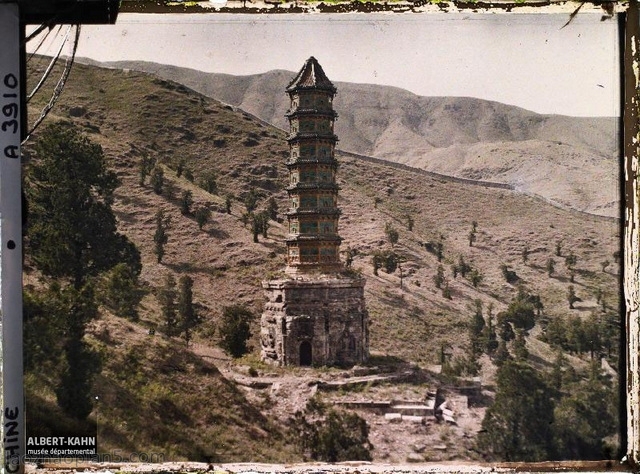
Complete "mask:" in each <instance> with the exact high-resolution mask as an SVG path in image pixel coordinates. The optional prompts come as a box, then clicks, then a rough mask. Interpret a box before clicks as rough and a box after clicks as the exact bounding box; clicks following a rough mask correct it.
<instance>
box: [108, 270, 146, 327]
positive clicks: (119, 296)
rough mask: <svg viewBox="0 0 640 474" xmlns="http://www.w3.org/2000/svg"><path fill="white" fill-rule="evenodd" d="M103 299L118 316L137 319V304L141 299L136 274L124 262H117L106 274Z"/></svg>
mask: <svg viewBox="0 0 640 474" xmlns="http://www.w3.org/2000/svg"><path fill="white" fill-rule="evenodd" d="M103 293H104V294H103V299H104V302H105V303H106V305H107V306H108V307H109V308H110V309H111V310H112V311H114V312H115V313H116V314H117V315H118V316H120V317H123V318H128V319H131V320H133V321H135V320H137V319H138V304H139V303H140V300H141V299H142V292H141V291H140V289H139V284H138V274H137V273H136V272H135V270H134V269H132V268H131V267H130V266H129V265H127V264H126V263H119V264H117V265H116V266H115V267H113V268H112V269H111V270H110V271H109V273H108V274H107V275H106V278H105V281H104V284H103Z"/></svg>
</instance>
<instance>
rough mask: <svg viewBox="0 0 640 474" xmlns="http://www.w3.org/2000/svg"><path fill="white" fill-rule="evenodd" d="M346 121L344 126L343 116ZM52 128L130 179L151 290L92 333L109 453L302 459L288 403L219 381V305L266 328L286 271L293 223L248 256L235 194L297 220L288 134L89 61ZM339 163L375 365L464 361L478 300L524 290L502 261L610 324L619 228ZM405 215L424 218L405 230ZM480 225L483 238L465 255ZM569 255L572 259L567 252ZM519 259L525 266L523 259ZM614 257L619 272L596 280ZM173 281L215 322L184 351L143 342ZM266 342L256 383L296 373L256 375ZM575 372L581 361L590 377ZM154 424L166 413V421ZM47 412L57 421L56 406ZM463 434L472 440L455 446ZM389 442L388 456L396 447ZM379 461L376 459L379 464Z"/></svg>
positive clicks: (129, 213)
mask: <svg viewBox="0 0 640 474" xmlns="http://www.w3.org/2000/svg"><path fill="white" fill-rule="evenodd" d="M44 67H45V66H44V65H43V64H39V63H37V62H36V61H35V60H33V61H32V62H31V63H30V68H31V69H32V71H31V73H32V74H33V75H34V76H37V75H39V74H41V73H42V71H43V69H44ZM285 82H286V81H285ZM284 85H286V84H283V85H281V86H280V90H282V89H283V88H284ZM283 95H284V94H283ZM45 100H46V98H40V99H34V100H33V101H32V103H31V104H30V106H31V107H33V110H34V111H37V110H38V109H39V107H40V106H42V105H43V103H44V101H45ZM338 112H339V113H340V114H343V117H344V114H345V113H346V112H347V111H344V110H341V109H338ZM48 120H67V121H70V122H72V123H74V124H75V125H76V126H77V127H79V128H80V129H82V130H83V131H84V132H85V133H86V134H87V135H88V137H89V138H90V139H91V140H92V141H95V142H97V143H100V144H101V145H102V147H103V148H104V150H105V153H106V155H107V157H108V159H109V163H110V165H111V166H112V167H113V168H114V169H115V170H116V171H117V173H118V176H119V178H120V180H121V183H122V185H121V187H120V188H119V189H118V191H117V195H116V202H115V204H114V208H115V211H116V213H117V218H118V227H119V229H120V231H122V232H123V233H125V234H126V235H127V236H128V237H129V238H130V239H131V240H132V241H133V242H134V243H135V244H136V245H137V246H138V248H139V249H140V251H141V253H142V262H143V270H142V274H141V280H142V282H143V284H144V287H145V288H146V291H147V295H146V297H145V299H144V300H143V302H142V304H141V306H140V321H138V322H130V321H125V320H122V319H120V318H117V317H115V316H114V315H112V314H110V313H108V311H106V310H104V311H103V315H102V317H101V319H100V320H98V321H96V322H95V323H94V324H93V326H92V329H91V331H90V333H91V336H90V338H91V341H92V343H93V344H94V345H95V346H96V347H98V348H99V349H100V351H101V353H102V354H103V355H104V361H105V362H104V364H105V369H104V371H103V374H102V376H101V378H100V379H99V380H98V381H97V383H96V388H97V390H100V394H101V396H102V394H104V398H105V400H106V402H105V403H104V404H100V405H98V407H97V408H96V409H95V410H94V413H93V414H92V415H91V416H92V419H94V420H98V423H99V430H102V431H101V436H102V438H103V443H104V444H105V445H106V446H108V447H110V448H111V447H115V446H122V445H124V446H125V447H124V448H123V449H126V450H127V452H136V451H137V452H141V451H145V450H150V449H163V450H165V452H167V453H172V455H173V456H175V457H182V458H186V457H188V458H191V459H197V460H205V459H207V458H210V459H216V460H220V461H235V460H240V459H243V457H244V459H247V457H248V458H250V459H252V460H269V461H274V460H289V459H291V457H292V454H291V448H290V446H288V445H287V444H286V443H285V441H284V439H283V437H282V436H283V431H284V430H283V427H282V425H281V424H277V423H275V421H276V420H274V419H273V418H272V416H271V415H270V413H272V411H273V410H274V408H275V409H277V408H278V407H279V405H278V403H280V401H279V399H278V398H277V397H270V396H262V395H259V396H254V398H250V397H249V396H248V392H247V391H246V390H244V389H242V390H240V389H238V387H237V386H236V385H235V384H234V383H233V382H230V381H229V379H227V378H226V377H224V376H222V375H221V372H222V371H223V369H224V371H228V370H235V368H237V364H236V363H233V362H231V361H229V360H228V359H227V358H224V357H221V355H220V353H219V351H217V349H216V348H215V346H216V343H217V341H218V337H219V335H218V334H217V327H218V323H219V320H220V315H221V311H222V309H223V307H224V306H228V305H232V304H241V305H244V306H246V307H247V308H249V309H250V310H251V311H253V313H254V314H255V315H256V316H258V315H259V314H260V312H261V308H262V305H263V303H264V297H263V294H262V289H261V286H260V282H261V281H262V280H264V279H268V278H271V277H273V276H276V275H278V274H279V272H280V271H281V270H282V269H283V267H284V258H283V253H284V248H285V245H284V237H285V234H286V230H285V228H284V225H283V224H282V223H281V222H277V221H271V222H270V228H269V232H268V237H267V238H262V237H260V239H259V240H260V241H259V242H258V243H255V242H253V241H252V235H251V233H250V231H249V229H248V227H247V226H246V225H244V224H243V221H242V215H243V214H244V213H245V208H244V205H243V204H242V198H243V197H244V196H245V195H246V194H247V193H248V192H249V190H250V189H255V190H256V191H257V192H258V194H259V196H260V201H259V206H264V205H265V204H266V201H267V199H268V198H269V197H271V196H274V197H275V198H276V199H277V202H278V204H279V215H280V217H282V215H283V213H284V212H285V210H286V209H287V207H288V204H287V199H286V193H285V192H284V191H283V189H284V183H285V180H286V177H287V171H286V167H285V165H284V161H285V157H286V156H287V151H288V150H287V144H286V141H285V134H284V132H283V131H282V130H278V129H276V128H273V127H271V126H268V125H265V124H264V123H263V122H262V121H260V120H258V119H256V118H254V117H252V116H251V115H249V114H247V113H245V112H243V111H241V110H234V109H233V108H232V107H230V106H227V105H225V104H222V103H220V102H218V101H216V100H213V99H210V98H208V97H206V96H204V95H202V94H199V93H196V92H194V91H193V90H190V89H188V88H187V87H185V86H183V85H180V84H176V83H174V82H171V81H166V80H162V79H159V78H157V77H153V76H150V75H148V74H145V73H140V72H133V71H122V70H115V69H110V70H109V69H101V68H97V67H91V66H82V65H79V66H77V67H76V68H74V70H73V72H72V74H71V76H70V78H69V81H68V83H67V86H66V88H65V91H64V94H63V95H62V97H61V99H60V102H59V103H58V105H57V106H56V108H55V109H54V112H53V114H52V116H51V117H50V118H49V119H48ZM34 139H37V134H36V136H35V137H34ZM143 157H153V158H155V159H157V160H158V163H159V165H160V166H162V167H163V168H164V169H165V177H166V179H167V185H166V187H165V191H164V192H163V193H162V194H156V193H155V192H154V191H153V190H152V189H151V186H149V184H148V183H147V184H145V185H141V184H140V182H139V164H140V162H141V160H142V158H143ZM339 159H340V162H341V168H340V186H341V188H342V190H341V194H340V206H341V208H342V210H343V214H342V217H341V220H340V225H341V230H340V232H341V234H342V236H343V237H344V238H345V241H344V244H343V249H345V248H346V247H348V246H349V247H352V248H353V249H354V250H356V252H357V254H356V257H355V260H354V264H353V265H354V269H355V270H356V271H360V272H362V273H363V274H364V276H365V277H366V278H367V286H366V295H367V305H368V309H369V312H370V318H371V328H370V329H371V350H372V352H373V354H374V355H375V356H376V357H374V359H373V362H372V364H376V363H378V362H380V360H385V358H386V359H394V360H400V361H404V362H412V363H416V364H418V365H419V366H420V367H423V368H427V367H429V366H431V365H433V364H437V363H438V362H439V356H440V353H441V349H442V348H443V347H445V348H447V351H449V352H450V353H451V354H453V355H454V356H455V355H456V354H460V353H462V351H464V349H465V348H466V345H467V329H466V327H467V322H468V320H469V318H470V315H471V313H472V311H473V310H472V309H470V306H471V305H473V303H474V301H475V300H477V299H478V300H481V301H482V302H483V303H484V306H485V308H486V307H487V306H488V305H489V304H490V303H491V304H493V305H494V315H495V314H496V313H497V312H498V311H500V310H502V309H504V308H505V307H506V305H507V304H508V303H509V301H510V300H511V299H512V298H513V296H514V295H515V294H516V293H517V287H516V285H515V284H509V283H507V282H506V281H505V279H504V276H503V274H502V270H501V266H502V265H508V266H510V268H511V269H512V270H513V271H515V272H516V273H517V276H518V278H519V283H521V284H523V285H525V286H526V287H527V288H528V289H529V290H530V291H532V292H535V293H537V294H540V296H541V298H542V301H543V303H544V313H543V317H542V319H544V318H546V319H550V318H554V317H558V316H562V315H567V314H573V315H581V316H584V317H586V316H587V315H588V314H589V313H590V312H591V311H598V310H599V309H598V308H599V307H600V306H599V304H598V303H597V296H596V295H597V294H599V293H603V294H604V298H605V299H606V301H607V304H608V308H609V309H608V311H609V312H611V311H613V312H615V308H617V304H618V296H619V295H618V293H619V291H618V290H619V287H618V283H617V282H618V274H619V271H620V269H619V267H618V265H617V263H614V259H613V253H614V252H615V251H616V250H617V249H618V244H619V237H618V236H617V232H618V230H619V229H618V225H617V223H616V222H614V221H613V220H611V219H605V218H601V217H597V216H589V215H584V214H581V213H576V212H570V211H567V210H562V209H559V208H557V207H554V206H551V205H549V204H546V203H545V202H543V201H541V200H540V199H537V198H534V197H531V196H526V195H523V194H521V193H518V192H513V191H510V190H505V189H492V188H485V187H481V186H469V185H465V184H462V183H454V182H451V181H447V180H442V179H438V178H434V177H429V176H424V175H422V174H420V173H417V172H415V171H412V170H410V169H404V170H400V169H397V168H396V167H394V166H390V165H385V164H381V163H371V162H368V161H366V160H362V159H359V158H357V157H345V156H341V157H339ZM181 161H184V166H185V169H188V170H189V171H190V172H191V173H192V174H193V181H191V180H189V179H187V173H186V172H184V173H183V174H182V175H181V176H180V177H178V175H177V173H176V172H175V169H176V168H177V165H178V164H179V163H180V162H181ZM211 172H214V173H215V175H216V180H217V184H218V191H217V193H209V192H206V191H205V190H204V189H202V188H201V187H200V183H201V180H202V179H203V177H205V175H206V174H208V173H211ZM185 190H190V191H192V193H193V196H194V201H195V204H194V208H196V207H198V206H208V207H210V208H211V209H212V210H213V211H214V213H213V217H212V219H211V221H210V222H209V223H207V224H206V225H205V226H204V228H203V229H202V230H200V229H199V228H198V225H197V224H196V222H195V220H194V218H193V217H192V216H189V215H182V214H181V212H180V210H179V202H178V201H179V196H180V195H181V193H182V192H183V191H185ZM226 194H232V195H233V196H234V198H233V202H232V208H231V213H230V214H227V213H225V212H224V196H225V195H226ZM158 209H163V210H164V211H165V213H166V214H167V215H170V216H171V219H172V221H171V228H170V230H169V242H168V244H167V248H166V250H167V252H166V255H165V258H164V260H163V262H162V263H157V261H156V258H155V255H154V254H153V233H154V215H155V213H156V212H157V210H158ZM409 217H410V218H411V219H412V220H413V222H414V224H413V226H412V228H411V230H409V228H408V227H409V226H408V218H409ZM473 221H476V222H477V226H478V231H477V239H476V241H475V243H474V245H473V246H470V245H469V242H468V233H469V231H470V229H471V225H472V222H473ZM387 224H390V225H392V226H394V227H396V228H397V229H398V230H399V234H400V237H399V242H398V244H396V245H395V247H394V249H393V250H394V251H395V252H397V253H399V254H400V255H401V256H403V257H404V258H405V259H406V261H405V263H403V264H402V270H401V271H400V270H396V271H395V272H393V273H390V274H387V273H385V272H384V271H381V272H380V273H379V275H377V276H376V275H374V274H373V270H372V265H371V256H372V254H373V252H374V251H376V250H390V249H391V246H390V244H389V243H388V242H387V240H386V237H385V230H384V229H385V226H386V225H387ZM439 240H442V242H443V245H444V258H443V260H442V262H438V260H437V258H436V256H435V255H434V254H433V253H432V252H430V251H428V250H427V247H428V245H427V246H425V244H427V243H434V242H437V241H439ZM558 243H559V244H561V247H562V256H561V257H558V256H556V244H558ZM525 248H527V249H528V250H529V253H528V260H527V261H526V262H523V259H522V252H523V249H525ZM569 252H572V253H574V254H575V255H576V257H577V262H578V263H577V265H576V268H575V272H576V276H575V283H573V285H574V286H575V290H576V292H577V293H578V296H579V297H580V298H581V301H580V302H579V303H576V304H575V309H573V310H570V309H569V308H568V305H567V300H566V295H567V290H568V287H569V285H570V284H571V283H570V281H569V270H568V269H567V268H565V267H564V265H563V263H562V262H563V259H564V256H566V255H568V253H569ZM460 257H463V258H464V259H465V260H466V261H467V262H469V263H470V264H471V265H472V266H473V267H474V268H476V269H477V270H478V272H479V273H480V274H481V275H482V279H481V281H480V282H479V283H478V284H477V286H476V287H474V286H473V285H472V284H471V282H470V281H469V280H468V279H465V278H462V277H461V276H459V275H458V276H457V278H454V276H453V275H452V272H451V266H452V265H453V264H455V263H456V262H458V261H459V258H460ZM550 258H554V259H555V260H556V270H555V273H554V274H553V275H551V276H549V274H548V272H547V270H546V268H545V265H546V263H547V262H548V260H549V259H550ZM605 260H608V261H610V265H609V266H607V268H606V271H603V270H602V262H603V261H605ZM439 264H441V265H443V267H444V270H445V273H446V280H447V282H448V287H449V289H450V293H451V297H450V298H447V297H445V296H444V295H443V292H442V291H441V290H439V289H437V288H436V287H435V285H434V279H433V277H434V275H435V274H436V271H437V267H438V265H439ZM168 274H173V275H175V277H176V280H177V279H178V278H179V277H180V276H181V275H190V276H191V277H192V278H193V280H194V288H193V291H194V300H195V302H196V304H197V307H198V311H199V313H200V314H201V316H202V317H203V319H204V322H203V323H202V325H201V326H200V328H199V331H198V334H197V335H196V341H195V342H196V345H195V346H192V347H189V348H186V347H185V346H184V343H183V342H182V341H180V340H178V339H177V338H166V337H164V336H163V335H161V334H160V332H159V331H156V332H155V334H154V335H150V334H149V330H150V329H158V328H159V327H160V326H161V316H160V310H159V308H160V307H159V303H158V300H157V298H156V296H157V294H158V290H159V289H160V287H161V285H162V284H163V281H164V278H165V276H166V275H168ZM37 277H38V275H37V273H36V272H33V271H32V272H30V273H28V274H27V278H28V280H29V281H32V282H34V284H35V285H37ZM612 308H613V309H612ZM539 330H540V329H539V327H537V331H539ZM258 332H259V331H258V329H257V321H254V324H253V334H254V336H253V338H252V341H251V343H252V346H253V354H252V355H251V356H249V357H248V358H246V359H244V361H243V363H251V364H253V366H254V367H256V368H257V370H258V373H259V374H260V375H264V374H275V375H274V376H276V377H277V376H283V377H284V376H286V375H287V374H288V373H289V372H287V371H277V370H274V369H272V368H269V367H265V366H263V365H260V364H259V363H257V362H255V359H256V354H257V352H258V349H257V346H258V336H257V334H258ZM536 334H538V333H536V332H532V333H531V334H530V335H529V336H528V338H527V344H528V348H529V351H530V353H531V354H532V360H534V361H535V364H536V365H538V366H539V367H541V368H544V367H547V366H548V365H549V364H550V362H551V361H552V360H553V358H554V357H555V355H554V352H553V350H552V349H551V348H550V347H549V346H548V345H547V344H545V343H543V342H541V341H540V340H538V339H537V337H536ZM575 360H576V361H577V363H576V364H577V365H579V364H580V363H583V364H584V362H581V361H580V360H579V359H578V358H576V359H575ZM304 373H305V374H306V376H307V377H309V378H310V379H311V380H313V379H315V378H317V377H319V376H321V375H322V374H323V373H324V372H323V371H315V370H314V369H308V370H307V371H306V372H304ZM492 373H493V372H492V364H491V362H490V361H489V360H488V358H486V360H485V361H484V362H483V377H484V378H483V382H485V383H489V384H490V383H491V381H492ZM327 376H328V377H330V376H331V373H329V375H327ZM47 380H48V378H47V377H44V376H43V377H41V378H34V379H32V385H31V388H30V391H29V394H30V395H29V396H30V397H31V398H30V399H31V400H32V401H33V400H36V401H38V400H43V399H44V400H46V401H47V403H49V404H53V403H54V402H53V401H52V400H53V399H54V397H53V393H52V390H51V387H50V386H48V385H46V384H47ZM307 389H308V386H307ZM420 390H426V387H423V386H421V387H420ZM260 400H261V401H260ZM285 406H287V407H288V405H285ZM159 412H162V413H168V414H169V415H170V416H169V417H168V418H167V417H164V416H159V415H158V413H159ZM289 412H290V410H289V411H287V412H285V413H289ZM41 416H43V417H44V416H51V417H57V416H59V413H57V412H56V411H55V410H54V409H53V408H52V409H51V410H50V411H47V410H44V412H43V413H42V414H41ZM274 423H275V424H274ZM377 429H378V428H377ZM379 429H382V428H379ZM392 429H393V431H394V432H398V430H399V429H402V428H398V427H395V426H394V427H392ZM474 435H475V432H473V430H472V431H465V432H464V433H463V432H462V431H460V432H459V433H458V432H457V431H456V432H455V435H451V438H450V439H451V443H450V444H451V448H450V449H451V451H449V453H448V455H451V456H456V457H458V458H459V459H465V458H467V457H468V456H470V453H469V452H468V451H467V450H466V446H468V445H469V442H470V441H469V439H472V438H473V436H474ZM463 436H464V437H465V439H466V440H467V441H465V443H459V442H458V441H460V440H461V439H462V437H463ZM469 437H471V438H469ZM383 438H384V437H382V436H381V437H380V441H379V443H384V442H385V441H384V440H383ZM456 446H457V447H456ZM383 448H384V446H383V445H380V446H378V447H377V449H379V451H376V452H375V453H374V455H376V453H380V452H383V451H385V450H384V449H383ZM387 451H388V450H387Z"/></svg>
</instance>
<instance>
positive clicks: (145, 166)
mask: <svg viewBox="0 0 640 474" xmlns="http://www.w3.org/2000/svg"><path fill="white" fill-rule="evenodd" d="M155 164H156V161H155V160H154V159H153V158H150V157H148V156H143V157H142V158H141V159H140V164H139V170H140V186H144V184H145V181H146V179H147V176H149V173H151V170H152V169H153V167H154V166H155Z"/></svg>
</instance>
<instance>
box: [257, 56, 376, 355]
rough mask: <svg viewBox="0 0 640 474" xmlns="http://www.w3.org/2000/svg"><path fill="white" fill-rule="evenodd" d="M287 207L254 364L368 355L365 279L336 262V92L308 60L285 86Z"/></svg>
mask: <svg viewBox="0 0 640 474" xmlns="http://www.w3.org/2000/svg"><path fill="white" fill-rule="evenodd" d="M286 92H287V94H289V98H290V101H291V106H290V108H289V110H288V112H287V114H286V117H287V118H288V119H289V131H290V133H289V137H288V139H287V141H288V142H289V149H290V153H289V158H288V160H287V162H286V164H287V168H288V169H289V185H288V186H287V192H288V194H289V202H290V206H291V207H290V208H289V211H288V212H287V225H288V228H289V234H288V236H287V238H286V244H287V266H286V268H285V274H286V275H287V277H286V278H284V279H280V280H271V281H265V282H263V283H262V286H263V288H264V290H265V294H266V297H267V300H268V301H267V303H266V305H265V308H264V312H263V313H262V320H261V345H262V359H263V360H265V361H267V362H270V363H273V364H277V365H353V364H357V363H361V362H364V361H365V360H367V358H368V356H369V333H368V314H367V310H366V307H365V300H364V284H365V281H364V279H363V278H361V277H359V276H356V277H354V276H349V275H348V272H345V268H344V266H343V265H342V263H341V261H340V242H341V241H342V239H341V238H340V235H339V234H338V219H339V217H340V209H339V208H338V190H339V188H338V185H337V184H336V173H337V169H338V162H337V161H336V158H335V145H336V142H337V141H338V138H337V137H336V135H335V134H334V132H333V125H334V122H335V120H336V118H337V116H338V115H337V114H336V112H335V111H334V110H333V98H334V96H335V94H336V88H335V86H334V85H333V84H332V83H331V81H330V80H329V79H328V78H327V76H326V75H325V73H324V71H323V70H322V67H321V66H320V64H319V63H318V61H317V60H316V59H315V58H314V57H311V58H309V59H308V60H307V61H306V62H305V64H304V66H303V67H302V69H301V70H300V72H299V73H298V74H297V75H296V77H295V78H294V79H293V80H292V81H291V83H290V84H289V85H288V86H287V88H286Z"/></svg>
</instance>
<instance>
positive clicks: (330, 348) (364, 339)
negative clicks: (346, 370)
mask: <svg viewBox="0 0 640 474" xmlns="http://www.w3.org/2000/svg"><path fill="white" fill-rule="evenodd" d="M364 285H365V280H364V279H363V278H326V279H322V278H316V279H303V278H300V277H299V278H297V279H295V280H294V279H289V280H271V281H265V282H262V287H263V288H264V290H265V294H266V296H267V299H268V302H267V303H266V304H265V308H264V312H263V313H262V320H261V333H260V339H261V345H262V353H261V355H262V359H263V360H264V361H266V362H268V363H271V364H275V365H302V366H305V365H306V366H311V365H313V366H322V365H340V366H348V365H355V364H359V363H362V362H365V361H366V360H367V359H368V357H369V328H368V326H369V317H368V313H367V310H366V307H365V300H364Z"/></svg>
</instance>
